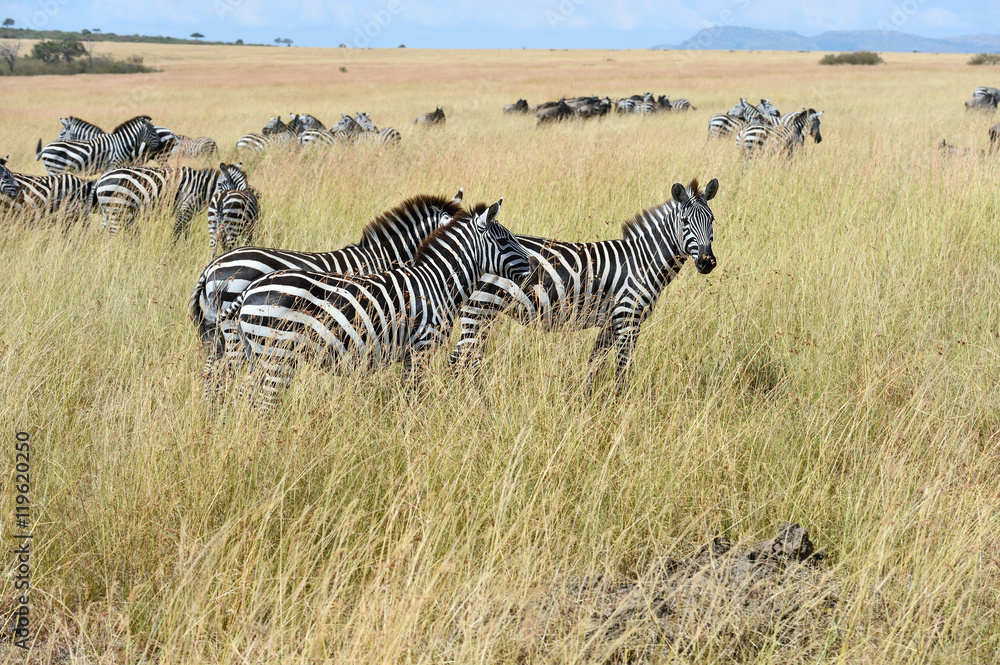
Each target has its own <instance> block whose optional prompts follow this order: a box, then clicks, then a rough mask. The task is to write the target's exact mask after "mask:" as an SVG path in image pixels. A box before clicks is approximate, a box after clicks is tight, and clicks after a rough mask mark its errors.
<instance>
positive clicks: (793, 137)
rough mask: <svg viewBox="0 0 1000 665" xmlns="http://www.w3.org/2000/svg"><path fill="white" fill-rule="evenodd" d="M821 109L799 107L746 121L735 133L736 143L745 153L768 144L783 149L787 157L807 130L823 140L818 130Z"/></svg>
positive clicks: (800, 141)
mask: <svg viewBox="0 0 1000 665" xmlns="http://www.w3.org/2000/svg"><path fill="white" fill-rule="evenodd" d="M821 115H823V112H822V111H819V112H817V111H816V110H815V109H802V110H801V111H796V112H792V113H786V114H785V115H783V116H781V118H780V119H778V120H777V122H775V121H767V122H761V121H755V122H751V123H749V124H748V125H746V126H745V127H744V128H743V129H741V130H740V132H739V133H738V134H737V135H736V143H737V144H738V145H739V146H740V147H741V148H743V150H744V151H745V152H746V153H747V154H753V153H754V152H755V151H757V150H760V149H763V148H765V147H766V146H768V145H772V146H776V147H778V148H781V149H783V150H784V151H785V152H786V153H787V154H788V156H789V157H791V156H792V154H794V152H795V150H796V149H798V148H799V147H801V146H802V144H803V143H805V137H806V134H809V135H810V136H812V137H813V140H814V141H815V142H816V143H820V142H821V141H822V140H823V136H822V134H820V130H819V117H820V116H821Z"/></svg>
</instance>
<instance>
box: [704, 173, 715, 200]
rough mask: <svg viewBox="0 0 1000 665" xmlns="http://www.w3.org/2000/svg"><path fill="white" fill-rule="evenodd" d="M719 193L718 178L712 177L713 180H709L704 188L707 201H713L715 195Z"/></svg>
mask: <svg viewBox="0 0 1000 665" xmlns="http://www.w3.org/2000/svg"><path fill="white" fill-rule="evenodd" d="M718 193H719V179H718V178H712V180H711V181H709V183H708V184H707V185H705V189H704V190H702V194H703V195H704V196H705V200H706V201H711V200H712V199H714V198H715V195H716V194H718Z"/></svg>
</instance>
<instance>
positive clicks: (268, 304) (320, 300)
mask: <svg viewBox="0 0 1000 665" xmlns="http://www.w3.org/2000/svg"><path fill="white" fill-rule="evenodd" d="M502 202H503V199H502V198H501V199H500V200H499V201H497V202H496V203H494V204H493V205H491V206H490V207H489V208H488V209H487V210H486V211H484V212H482V213H480V214H476V215H469V214H468V213H465V212H463V213H462V214H460V215H459V216H458V217H456V218H455V219H454V220H452V221H451V222H449V223H448V224H447V225H445V226H443V227H441V228H440V229H438V230H437V231H435V232H434V233H432V234H431V235H430V236H428V238H427V239H426V240H424V242H423V243H422V244H421V245H420V248H419V249H418V250H417V253H416V255H415V256H414V259H413V263H412V265H409V266H403V267H398V268H393V269H391V270H386V271H384V272H379V273H376V274H374V275H370V276H368V277H358V276H353V277H343V276H338V275H331V274H329V273H322V272H309V271H301V270H282V271H279V272H275V273H271V274H269V275H266V276H264V277H261V278H260V279H258V280H257V281H255V282H254V283H253V284H251V285H250V286H248V287H247V288H246V290H245V291H243V293H241V294H240V295H239V297H238V298H237V300H236V302H235V303H233V306H232V310H233V314H232V315H233V316H234V318H237V320H238V332H239V337H240V341H241V343H242V345H243V348H244V352H245V355H246V359H247V361H248V363H249V366H250V376H249V380H248V383H247V389H246V390H245V393H248V396H247V399H248V401H250V403H251V404H252V405H254V406H256V407H257V408H258V411H259V412H261V413H267V412H269V411H270V410H272V409H273V408H274V406H275V404H276V403H277V401H278V399H279V397H280V394H281V392H282V391H283V390H284V389H285V388H287V387H288V385H289V384H290V383H291V382H292V380H293V378H294V375H295V370H296V364H297V363H298V362H299V361H300V360H306V359H312V360H316V361H321V362H322V363H323V364H324V365H326V366H332V367H333V368H334V369H335V370H337V371H340V372H352V371H370V370H372V369H374V368H376V367H379V366H388V365H390V364H392V363H395V362H399V361H402V362H403V363H404V367H405V372H406V377H407V380H408V381H412V382H413V383H414V384H416V382H417V381H419V380H420V374H421V373H422V371H421V370H423V369H424V368H425V367H426V365H427V363H428V360H429V358H430V355H431V353H432V352H433V351H434V350H435V349H437V348H438V347H440V346H442V345H443V344H444V343H445V342H447V340H448V336H449V334H450V333H451V329H452V327H453V326H454V319H455V315H456V314H457V313H458V310H459V308H460V307H461V306H462V304H463V303H464V302H465V301H466V300H467V299H468V297H469V296H470V295H471V293H472V291H473V289H474V288H475V286H476V284H477V282H478V281H479V278H480V277H481V276H482V275H483V274H484V273H493V274H497V275H500V276H502V277H504V278H505V279H509V280H511V281H514V282H520V281H521V280H523V279H525V278H526V277H527V276H528V272H529V269H530V267H529V259H528V255H527V254H526V252H525V250H524V248H523V247H521V245H520V243H518V241H517V239H516V238H515V236H514V235H513V234H512V233H511V232H510V231H508V230H507V229H506V228H505V227H503V226H501V224H500V223H499V222H498V221H497V220H496V217H497V214H498V213H499V211H500V205H501V204H502Z"/></svg>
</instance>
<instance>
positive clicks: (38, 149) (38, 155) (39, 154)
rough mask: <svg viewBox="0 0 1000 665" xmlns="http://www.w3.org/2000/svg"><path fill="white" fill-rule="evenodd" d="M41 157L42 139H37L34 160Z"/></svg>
mask: <svg viewBox="0 0 1000 665" xmlns="http://www.w3.org/2000/svg"><path fill="white" fill-rule="evenodd" d="M41 158H42V139H38V147H37V148H35V161H36V162H37V161H38V160H39V159H41Z"/></svg>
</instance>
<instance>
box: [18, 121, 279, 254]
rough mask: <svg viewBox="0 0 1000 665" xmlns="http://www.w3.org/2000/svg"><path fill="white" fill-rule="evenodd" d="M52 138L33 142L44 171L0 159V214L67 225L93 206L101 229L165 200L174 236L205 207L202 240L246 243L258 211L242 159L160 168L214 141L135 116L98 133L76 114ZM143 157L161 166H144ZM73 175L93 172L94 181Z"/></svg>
mask: <svg viewBox="0 0 1000 665" xmlns="http://www.w3.org/2000/svg"><path fill="white" fill-rule="evenodd" d="M60 122H61V123H62V126H63V128H62V130H61V132H60V134H59V138H57V139H56V140H55V141H53V142H51V143H49V144H47V145H45V146H44V147H43V146H42V142H41V140H39V142H38V147H37V148H36V155H35V157H36V159H38V160H41V162H42V163H43V164H44V165H45V168H46V170H47V171H48V172H49V175H47V176H34V175H28V174H23V173H14V172H12V171H10V170H9V168H8V167H7V162H8V159H9V156H8V157H5V158H4V159H3V160H2V161H0V182H2V183H3V187H2V188H0V193H2V194H3V196H0V213H3V214H4V215H5V216H9V217H12V218H17V219H22V220H29V221H30V220H34V219H38V218H41V217H47V216H53V217H55V216H60V217H63V219H64V220H65V222H66V223H67V225H69V224H72V223H73V222H74V221H77V220H82V219H85V218H87V217H89V215H90V214H91V213H92V212H95V211H99V212H100V213H101V216H102V228H104V229H106V230H107V231H108V233H109V235H114V234H116V233H117V232H118V231H119V230H120V229H121V228H123V227H127V226H131V225H132V224H133V223H134V222H135V220H136V219H137V218H138V217H139V216H140V215H141V214H144V213H149V212H150V211H152V210H154V209H155V208H156V207H157V206H158V205H159V204H161V203H164V202H166V201H171V202H172V204H173V214H174V219H175V221H174V236H175V237H177V236H179V235H181V233H182V232H183V233H185V234H186V233H187V231H188V230H189V225H190V222H191V220H192V218H193V217H194V216H195V215H198V214H200V213H201V212H202V211H203V210H205V209H206V208H207V209H208V229H209V246H210V248H211V250H212V256H215V252H216V251H223V252H224V251H228V250H229V249H232V248H233V247H234V246H235V245H236V244H237V243H239V242H252V239H253V232H254V227H255V225H256V222H257V219H258V218H259V216H260V211H259V205H258V200H257V192H256V191H254V190H253V189H252V188H251V187H250V186H249V185H248V184H247V178H246V172H245V171H244V170H243V167H242V163H240V164H226V163H224V162H223V163H221V164H220V165H219V168H218V169H215V168H205V169H194V168H191V167H188V166H179V167H170V166H165V164H166V162H167V159H168V158H169V156H171V155H174V156H194V155H200V156H206V155H207V156H214V154H215V153H216V152H217V151H218V147H217V145H216V144H215V141H213V140H212V139H209V138H207V137H199V138H196V139H189V138H187V137H183V136H179V135H176V134H174V133H173V132H171V131H170V130H168V129H166V128H163V127H157V126H154V125H153V124H152V121H151V120H150V118H149V116H137V117H135V118H132V119H130V120H128V121H126V122H123V123H122V124H121V125H119V126H118V127H116V128H115V129H114V130H112V131H111V132H105V131H103V130H102V129H101V128H100V127H97V126H96V125H94V124H92V123H89V122H87V121H85V120H81V119H79V118H75V117H70V118H60ZM149 159H155V160H156V161H158V162H159V163H160V164H161V165H160V166H157V167H144V166H142V164H144V163H145V162H146V161H148V160H149ZM75 173H79V174H83V175H90V174H99V175H98V176H97V178H96V179H93V180H90V179H85V178H81V177H80V176H78V175H75Z"/></svg>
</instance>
